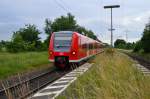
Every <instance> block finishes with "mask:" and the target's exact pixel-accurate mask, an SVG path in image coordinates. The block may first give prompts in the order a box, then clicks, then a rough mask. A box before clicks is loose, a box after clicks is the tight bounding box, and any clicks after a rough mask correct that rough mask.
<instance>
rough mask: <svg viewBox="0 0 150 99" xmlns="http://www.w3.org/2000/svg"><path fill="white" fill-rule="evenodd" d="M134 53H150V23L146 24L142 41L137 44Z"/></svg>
mask: <svg viewBox="0 0 150 99" xmlns="http://www.w3.org/2000/svg"><path fill="white" fill-rule="evenodd" d="M143 50H144V51H143ZM134 52H144V53H149V52H150V22H149V23H148V24H146V26H145V29H144V32H143V36H142V38H141V40H140V41H138V42H136V44H135V48H134Z"/></svg>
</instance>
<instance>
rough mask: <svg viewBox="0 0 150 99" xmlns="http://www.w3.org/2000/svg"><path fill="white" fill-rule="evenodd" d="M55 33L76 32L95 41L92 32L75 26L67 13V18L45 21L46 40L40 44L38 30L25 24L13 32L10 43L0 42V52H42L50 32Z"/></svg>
mask: <svg viewBox="0 0 150 99" xmlns="http://www.w3.org/2000/svg"><path fill="white" fill-rule="evenodd" d="M57 31H77V32H79V33H81V34H84V35H86V36H88V37H90V38H92V39H95V40H97V37H96V35H95V34H94V32H93V31H92V30H88V29H86V28H85V27H82V26H80V25H78V24H77V21H76V20H75V17H74V16H73V15H72V14H71V13H68V14H67V16H60V17H58V18H56V19H54V20H53V21H51V20H50V19H48V18H47V19H45V26H44V32H45V33H46V34H47V38H46V40H44V42H42V41H41V40H40V39H41V38H40V37H39V34H41V32H40V30H38V29H37V27H36V25H34V24H27V25H25V26H24V27H23V28H20V29H19V30H17V31H15V32H13V36H12V38H11V41H3V40H2V41H1V42H0V51H8V52H25V51H44V50H47V49H48V45H49V41H50V37H51V35H52V32H57Z"/></svg>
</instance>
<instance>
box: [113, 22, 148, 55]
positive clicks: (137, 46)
mask: <svg viewBox="0 0 150 99" xmlns="http://www.w3.org/2000/svg"><path fill="white" fill-rule="evenodd" d="M114 46H115V47H116V48H121V49H133V51H134V52H139V53H150V21H149V22H148V23H147V24H146V26H145V28H144V31H143V34H142V38H141V39H140V40H139V41H137V42H135V43H134V42H133V43H127V42H125V40H122V39H117V40H116V41H115V43H114Z"/></svg>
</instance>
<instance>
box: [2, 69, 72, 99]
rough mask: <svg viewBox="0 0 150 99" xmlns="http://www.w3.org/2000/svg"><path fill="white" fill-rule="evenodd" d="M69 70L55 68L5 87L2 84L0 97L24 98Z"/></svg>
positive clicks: (10, 98) (5, 98)
mask: <svg viewBox="0 0 150 99" xmlns="http://www.w3.org/2000/svg"><path fill="white" fill-rule="evenodd" d="M70 71H71V69H70V70H69V69H67V70H64V71H61V70H58V69H56V68H55V69H53V70H50V71H46V72H43V73H41V74H40V75H37V76H34V77H32V78H30V79H27V80H23V81H19V82H17V83H16V84H12V85H10V86H7V87H5V86H4V85H2V86H3V88H0V99H24V98H26V97H27V96H29V95H31V94H33V93H34V92H36V91H38V90H39V89H41V88H43V87H45V86H46V85H47V84H50V83H52V82H53V81H55V80H57V79H58V78H60V77H62V76H63V75H65V74H66V73H68V72H70ZM9 83H11V82H9Z"/></svg>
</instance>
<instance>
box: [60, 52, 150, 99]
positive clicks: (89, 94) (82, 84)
mask: <svg viewBox="0 0 150 99" xmlns="http://www.w3.org/2000/svg"><path fill="white" fill-rule="evenodd" d="M92 62H94V63H95V64H94V65H93V67H92V68H91V69H90V70H89V71H87V72H86V73H85V74H84V75H82V76H81V77H79V79H77V81H75V83H73V84H71V86H70V87H69V88H68V89H67V90H66V91H65V93H64V94H63V95H61V96H59V97H58V99H150V76H144V75H143V74H142V73H141V72H140V71H138V70H137V69H136V68H135V67H134V66H132V64H133V62H132V61H131V60H130V59H129V58H128V57H127V56H126V55H124V54H122V53H119V52H115V53H114V54H113V55H112V54H111V52H109V51H105V53H102V54H100V55H98V56H97V57H96V58H95V59H94V60H93V61H92Z"/></svg>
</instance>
